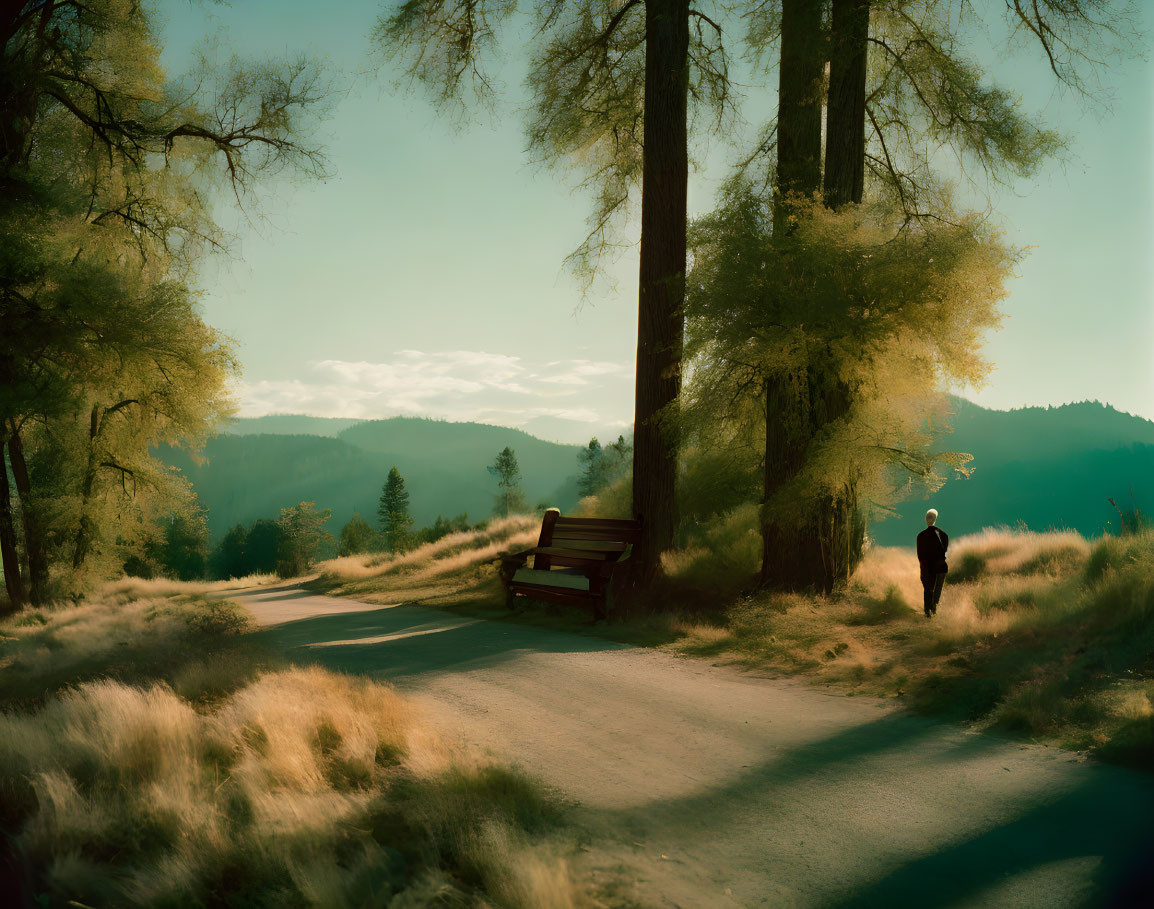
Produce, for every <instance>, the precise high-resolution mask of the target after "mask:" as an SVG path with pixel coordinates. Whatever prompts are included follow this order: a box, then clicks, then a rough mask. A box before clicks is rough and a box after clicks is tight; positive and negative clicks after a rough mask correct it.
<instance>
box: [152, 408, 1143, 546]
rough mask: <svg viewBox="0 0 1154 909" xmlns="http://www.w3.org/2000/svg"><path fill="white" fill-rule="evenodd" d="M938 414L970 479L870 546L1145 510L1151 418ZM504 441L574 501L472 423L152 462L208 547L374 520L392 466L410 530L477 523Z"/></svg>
mask: <svg viewBox="0 0 1154 909" xmlns="http://www.w3.org/2000/svg"><path fill="white" fill-rule="evenodd" d="M948 409H949V411H950V412H951V414H952V416H951V417H950V418H949V419H950V423H951V424H952V426H953V432H951V433H946V434H943V435H942V436H940V437H939V439H938V442H937V444H936V446H935V447H936V448H937V449H938V450H942V451H947V450H948V451H965V452H969V453H971V454H973V455H974V460H973V462H971V466H972V467H973V468H974V473H973V475H972V476H971V477H969V478H968V479H962V478H955V479H950V480H948V481H947V483H946V485H945V486H944V487H943V488H942V489H941V490H939V491H938V492H937V493H935V494H934V495H933V496H932V497H931V498H929V499H928V500H927V499H926V498H925V497H924V496H923V495H921V494H915V495H914V496H913V497H912V498H911V499H909V500H908V501H906V502H904V503H902V504H901V505H899V506H898V511H899V513H900V516H898V517H892V518H888V519H886V520H874V521H873V522H872V523H871V525H870V535H871V536H872V537H873V538H874V539H875V540H877V541H878V542H880V543H883V544H888V545H906V544H908V543H909V541H910V540H912V538H913V536H914V535H915V534H916V533H917V532H918V530H920V529H921V528H922V527H923V526H924V522H923V515H924V513H925V509H926V508H928V507H930V505H933V506H934V507H936V508H937V509H938V510H939V511H940V512H941V513H942V517H941V522H942V526H943V527H945V528H946V529H947V531H948V532H949V533H951V534H953V535H959V534H965V533H972V532H975V531H977V530H980V529H981V528H982V527H987V526H996V525H1009V526H1014V525H1016V524H1017V523H1018V522H1019V521H1023V522H1025V524H1026V525H1027V526H1028V527H1030V528H1032V529H1036V530H1047V529H1050V528H1062V527H1069V528H1073V529H1076V530H1079V531H1080V532H1082V533H1084V534H1086V535H1088V536H1095V535H1097V534H1100V533H1102V532H1103V531H1104V530H1107V529H1113V528H1115V527H1116V526H1117V521H1118V515H1117V512H1116V511H1114V509H1113V508H1111V506H1110V504H1109V502H1107V501H1106V499H1107V497H1110V496H1112V497H1113V498H1114V499H1115V501H1116V502H1118V504H1119V506H1120V507H1122V508H1123V509H1124V510H1125V509H1127V508H1129V507H1131V505H1132V504H1134V505H1137V506H1138V507H1139V508H1140V509H1142V511H1143V512H1144V513H1154V422H1152V421H1150V420H1145V419H1142V418H1141V417H1135V416H1132V415H1130V414H1126V413H1121V412H1119V411H1117V410H1115V409H1114V408H1112V407H1109V406H1107V405H1102V404H1098V403H1096V402H1084V403H1080V404H1067V405H1063V406H1061V407H1049V408H1047V407H1028V408H1022V409H1019V410H1010V411H995V410H988V409H986V408H984V407H980V406H978V405H977V404H973V403H972V402H970V401H966V400H964V399H961V398H951V399H950V402H949V408H948ZM270 421H279V423H280V425H283V426H286V427H297V426H311V427H313V428H314V429H315V434H273V433H268V432H265V431H263V430H265V429H266V428H268V427H269V426H272V425H277V423H276V422H270ZM254 430H255V432H254ZM603 441H608V440H603ZM506 445H508V446H509V447H511V448H512V449H513V450H514V451H515V452H516V454H517V458H518V460H519V462H520V466H521V471H522V475H523V488H524V490H525V493H526V496H527V498H528V501H529V502H530V504H531V505H537V504H539V503H548V504H550V505H556V506H558V507H559V508H561V509H562V510H569V509H571V508H572V507H573V506H574V505H575V504H576V502H577V499H578V494H577V486H576V476H577V474H578V471H579V465H578V460H577V452H578V451H579V450H580V447H579V446H576V445H561V444H557V443H553V442H544V441H542V440H540V439H537V438H535V437H533V436H531V435H529V434H527V433H525V432H522V431H520V430H516V429H508V428H504V427H500V426H490V425H487V424H479V423H450V422H445V421H438V420H423V419H413V418H404V417H397V418H393V419H389V420H371V421H363V422H360V421H352V420H326V419H323V418H318V417H300V416H291V415H286V416H278V417H275V418H273V417H262V418H256V419H241V420H237V421H236V423H235V424H233V425H232V426H230V427H229V429H228V430H226V432H225V434H222V435H220V436H218V437H216V438H215V439H212V440H211V441H209V443H208V445H207V446H206V448H205V450H204V452H203V454H204V457H205V459H206V460H205V462H204V463H203V464H199V465H198V464H196V463H194V462H193V460H192V459H191V458H190V457H189V456H188V455H186V454H184V453H182V452H179V451H174V450H172V449H165V450H164V451H163V453H162V457H163V459H164V460H165V461H167V462H168V463H170V464H173V465H175V466H177V467H179V468H180V469H181V470H182V471H183V472H184V474H185V476H187V477H188V478H189V479H190V480H191V481H192V483H193V486H194V488H195V489H196V492H197V495H198V497H199V499H200V503H201V505H202V506H203V507H205V508H206V509H207V510H208V524H209V528H210V530H211V531H212V534H213V536H214V537H215V538H217V539H219V538H220V536H221V535H222V534H223V533H224V531H225V530H227V529H228V528H229V527H231V526H233V525H234V524H237V523H245V524H247V523H249V522H251V521H253V520H255V519H256V518H261V517H276V516H277V514H279V511H280V509H281V508H284V507H287V506H290V505H294V504H296V503H298V502H301V501H312V502H316V504H317V506H318V507H320V508H331V509H332V510H333V518H332V521H330V524H329V527H330V530H332V531H333V532H336V531H337V530H339V528H340V527H341V526H342V525H343V524H344V523H345V522H346V521H348V519H349V518H350V517H351V516H352V514H353V512H354V511H358V512H360V513H361V514H362V515H363V516H364V517H366V518H367V519H368V520H370V521H371V522H374V523H375V520H376V509H377V500H378V498H379V496H380V492H381V486H382V484H383V483H384V480H385V477H386V475H387V474H388V471H389V468H390V467H392V466H393V464H396V465H397V467H398V469H399V470H400V472H401V474H402V476H404V478H405V483H406V488H407V489H408V490H409V491H410V493H411V495H412V515H413V518H414V521H415V524H416V526H418V527H420V526H423V525H427V524H430V523H432V521H433V520H434V519H435V518H436V516H437V515H438V514H442V515H445V516H447V517H448V516H451V515H457V514H460V513H461V512H463V511H467V512H468V513H469V516H470V518H472V519H473V520H480V519H482V518H485V517H488V516H489V514H490V513H491V511H492V507H493V494H494V493H495V492H496V486H495V483H494V482H493V480H492V478H491V477H490V476H489V475H488V472H487V471H486V469H485V468H486V466H487V465H489V464H491V463H492V462H493V459H494V458H495V456H496V453H497V452H498V451H500V450H501V448H503V447H504V446H506ZM1131 487H1132V488H1133V490H1134V501H1133V503H1131V500H1130V489H1131Z"/></svg>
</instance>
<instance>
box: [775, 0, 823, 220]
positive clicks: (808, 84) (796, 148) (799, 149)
mask: <svg viewBox="0 0 1154 909" xmlns="http://www.w3.org/2000/svg"><path fill="white" fill-rule="evenodd" d="M821 7H822V4H820V3H816V2H814V0H783V2H782V4H781V66H780V67H779V79H778V96H777V99H778V101H777V103H778V108H777V186H776V201H775V204H774V206H773V231H774V234H775V235H776V236H784V235H785V234H787V233H788V232H789V231H788V224H789V208H790V207H789V205H788V204H787V203H788V200H789V198H790V197H791V196H793V195H798V196H805V197H809V196H812V195H813V194H814V193H815V192H817V191H818V190H819V189H820V188H821V108H822V100H823V99H822V87H823V82H824V75H825V53H824V40H823V38H822V32H821Z"/></svg>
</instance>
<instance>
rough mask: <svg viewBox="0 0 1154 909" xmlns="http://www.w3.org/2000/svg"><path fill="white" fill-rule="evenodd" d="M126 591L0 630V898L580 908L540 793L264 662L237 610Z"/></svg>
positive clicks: (359, 702)
mask: <svg viewBox="0 0 1154 909" xmlns="http://www.w3.org/2000/svg"><path fill="white" fill-rule="evenodd" d="M129 596H130V593H129V592H127V591H125V590H117V591H114V592H113V594H112V595H111V596H110V599H109V601H108V602H90V603H85V604H82V605H80V606H68V607H61V608H51V609H44V610H40V611H37V612H28V613H25V614H22V615H21V616H19V617H18V618H17V619H15V620H9V621H8V622H7V623H5V624H4V625H3V626H0V648H2V649H0V692H2V693H3V694H2V696H3V702H2V706H3V710H2V711H0V830H2V831H3V832H4V835H5V839H6V845H7V849H6V858H5V861H3V862H0V892H2V893H4V894H5V897H6V898H7V899H8V900H10V901H11V902H12V903H13V904H18V905H25V904H28V905H32V904H43V905H62V906H63V905H84V906H91V907H120V906H149V907H152V906H173V907H176V906H188V905H216V906H235V907H245V909H249V907H263V906H284V905H291V906H306V905H312V906H325V907H329V906H332V907H340V906H382V907H384V906H390V907H421V906H450V905H484V904H488V905H501V906H509V907H525V909H529V907H538V906H543V907H557V909H568V907H573V906H577V905H581V904H582V898H581V895H580V893H579V891H578V889H577V888H576V887H575V886H574V884H573V882H572V880H571V878H570V875H569V871H568V868H567V865H566V863H565V862H564V860H563V859H562V858H561V857H560V856H559V854H558V853H557V852H556V851H555V850H552V849H550V848H546V847H541V846H534V845H532V844H531V839H532V838H537V837H540V836H541V835H542V834H544V833H547V832H548V831H550V830H551V829H552V828H553V827H555V826H556V824H557V823H558V820H559V812H558V807H557V806H556V804H555V803H554V802H553V801H551V800H550V799H548V798H546V797H545V796H544V795H543V794H542V792H541V790H540V789H539V788H538V787H537V786H536V784H534V783H533V782H531V781H529V780H528V779H526V778H525V777H523V776H521V775H519V774H516V773H514V772H512V771H510V770H508V769H506V768H504V767H501V766H498V765H495V764H493V763H492V762H490V761H487V760H484V759H481V758H479V757H478V756H477V755H475V754H473V753H472V752H469V751H466V750H463V749H462V748H460V747H459V746H456V745H452V744H450V743H448V742H447V741H446V740H444V739H443V738H442V737H441V736H440V735H439V734H438V733H437V732H436V731H435V730H434V729H432V728H431V727H430V725H429V723H428V722H427V721H426V719H425V718H424V717H423V716H422V715H421V713H420V712H419V711H418V710H417V709H415V707H414V706H413V705H412V704H411V703H410V702H408V701H407V700H405V699H404V698H402V697H401V696H400V695H398V694H397V693H396V692H395V691H393V690H392V689H391V688H390V687H388V686H384V685H380V684H375V683H372V682H369V681H367V680H363V679H358V678H350V677H345V676H341V675H337V674H334V673H331V672H327V671H325V670H323V669H320V668H315V667H313V668H294V669H280V668H275V667H276V665H277V664H276V662H275V661H272V660H268V659H266V657H267V655H266V654H264V653H263V651H261V650H259V649H257V648H256V647H255V645H251V644H248V639H249V637H250V636H249V635H248V634H246V632H247V630H248V627H249V626H248V618H247V615H246V614H245V613H244V612H243V611H242V610H241V609H240V608H239V607H237V606H236V605H235V604H233V603H230V602H228V601H222V600H214V599H207V598H205V597H203V596H200V597H198V596H195V595H191V594H189V593H188V592H182V593H181V594H180V595H178V596H174V597H172V598H169V599H162V598H160V597H158V596H155V595H150V596H146V597H143V598H141V599H125V598H126V597H129ZM214 654H215V657H216V658H217V659H216V661H214V659H213V655H214ZM222 660H226V661H231V662H229V663H228V664H227V665H226V663H225V662H221V661H222Z"/></svg>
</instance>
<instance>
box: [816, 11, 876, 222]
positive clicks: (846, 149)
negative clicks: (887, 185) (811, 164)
mask: <svg viewBox="0 0 1154 909" xmlns="http://www.w3.org/2000/svg"><path fill="white" fill-rule="evenodd" d="M869 24H870V5H869V0H833V19H832V21H831V25H830V61H829V106H828V109H827V114H826V132H825V204H826V205H828V206H829V207H830V208H840V207H841V206H842V205H845V204H846V203H847V202H861V200H862V193H863V192H864V190H865V87H866V48H867V44H868V39H869Z"/></svg>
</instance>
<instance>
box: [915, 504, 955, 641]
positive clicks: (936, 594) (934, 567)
mask: <svg viewBox="0 0 1154 909" xmlns="http://www.w3.org/2000/svg"><path fill="white" fill-rule="evenodd" d="M937 523H938V511H937V509H936V508H931V509H930V510H929V511H927V512H926V529H925V530H923V531H922V532H921V533H919V534H918V564H919V565H920V566H921V575H922V590H923V591H924V593H925V610H926V618H927V619H928V618H932V617H933V616H935V615H937V612H938V600H940V599H941V598H942V585H943V584H944V583H945V581H946V572H947V571H949V570H950V569H949V566H948V565H946V550H947V549H949V548H950V538H949V537H948V536H947V535H946V532H945V531H944V530H942V528H940V527H938V526H937Z"/></svg>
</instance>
